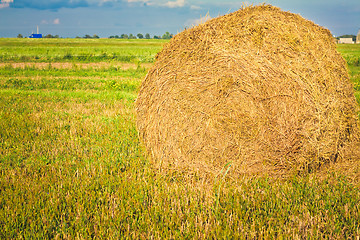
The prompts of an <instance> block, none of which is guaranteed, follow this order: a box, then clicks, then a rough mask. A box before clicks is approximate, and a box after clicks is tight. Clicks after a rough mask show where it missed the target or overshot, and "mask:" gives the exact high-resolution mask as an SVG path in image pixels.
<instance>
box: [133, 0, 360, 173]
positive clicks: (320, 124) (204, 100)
mask: <svg viewBox="0 0 360 240" xmlns="http://www.w3.org/2000/svg"><path fill="white" fill-rule="evenodd" d="M136 111H137V127H138V131H139V135H140V138H141V140H142V141H143V143H144V145H145V147H146V149H147V151H148V153H149V154H150V155H151V157H152V160H153V162H154V163H155V164H156V166H158V167H161V168H162V169H176V170H185V171H191V172H198V173H215V174H216V173H219V172H220V171H221V169H222V168H223V167H224V166H225V165H226V164H228V163H231V171H232V172H233V173H235V174H242V173H251V174H252V173H259V172H269V173H278V172H282V173H287V172H289V171H310V170H313V169H318V168H319V167H320V166H323V165H326V164H327V163H333V162H337V161H345V160H346V159H348V158H349V154H346V149H353V147H354V144H355V143H356V142H357V141H358V137H359V131H358V117H357V104H356V100H355V97H354V92H353V88H352V84H351V83H350V80H349V76H348V73H347V67H346V62H345V61H344V59H343V58H342V57H341V55H340V54H339V53H338V52H337V50H336V44H335V43H334V40H333V37H332V35H331V33H330V31H329V30H327V29H325V28H323V27H320V26H318V25H316V24H314V23H313V22H311V21H309V20H306V19H304V18H302V17H301V16H299V15H297V14H292V13H289V12H284V11H282V10H280V9H279V8H277V7H273V6H271V5H261V6H250V7H244V8H241V9H240V10H238V11H236V12H234V13H231V14H227V15H225V16H221V17H218V18H214V19H211V20H209V21H208V22H206V23H202V24H200V25H198V26H195V27H193V28H190V29H186V30H184V31H183V32H181V33H179V34H177V35H175V36H174V38H173V39H172V40H171V41H170V42H169V43H168V44H167V45H165V47H164V49H163V50H162V51H161V52H159V53H158V55H157V56H156V62H155V64H154V66H153V67H152V68H151V69H150V71H149V72H148V74H147V76H146V77H145V80H144V81H143V83H142V86H141V89H140V92H139V95H138V98H137V100H136Z"/></svg>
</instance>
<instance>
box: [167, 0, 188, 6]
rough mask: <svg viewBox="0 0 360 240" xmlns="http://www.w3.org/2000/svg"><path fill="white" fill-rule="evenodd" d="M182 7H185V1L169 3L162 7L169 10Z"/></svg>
mask: <svg viewBox="0 0 360 240" xmlns="http://www.w3.org/2000/svg"><path fill="white" fill-rule="evenodd" d="M184 5H185V0H176V1H169V2H167V3H165V4H164V6H166V7H169V8H177V7H183V6H184Z"/></svg>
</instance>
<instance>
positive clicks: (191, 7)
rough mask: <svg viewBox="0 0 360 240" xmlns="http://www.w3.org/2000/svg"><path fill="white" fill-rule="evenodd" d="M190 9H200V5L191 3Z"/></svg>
mask: <svg viewBox="0 0 360 240" xmlns="http://www.w3.org/2000/svg"><path fill="white" fill-rule="evenodd" d="M190 9H191V10H200V9H201V7H200V6H196V5H191V6H190Z"/></svg>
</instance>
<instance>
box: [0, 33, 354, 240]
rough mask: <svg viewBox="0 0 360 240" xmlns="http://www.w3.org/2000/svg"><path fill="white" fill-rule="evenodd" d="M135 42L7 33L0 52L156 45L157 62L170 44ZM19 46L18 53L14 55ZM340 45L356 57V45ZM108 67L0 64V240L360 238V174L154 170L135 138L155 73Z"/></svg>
mask: <svg viewBox="0 0 360 240" xmlns="http://www.w3.org/2000/svg"><path fill="white" fill-rule="evenodd" d="M130 43H131V44H130ZM130 43H126V41H121V40H106V39H99V40H84V39H51V40H45V41H42V40H40V41H38V42H36V41H34V40H31V41H30V40H29V39H27V40H24V39H22V40H18V39H0V46H1V48H0V55H5V54H7V56H8V57H9V59H10V60H9V61H8V63H10V62H14V61H15V62H16V61H18V60H19V56H20V55H21V54H25V53H26V54H25V55H26V56H27V57H28V59H29V61H30V62H33V63H37V62H42V61H43V60H44V59H47V61H48V60H49V59H51V61H53V60H54V59H56V58H55V56H56V54H57V53H61V51H63V50H64V49H65V48H71V47H72V49H74V50H73V51H74V54H73V56H75V55H76V54H75V52H77V53H79V52H81V51H84V52H86V51H87V54H88V55H87V58H88V59H90V60H89V61H91V57H90V54H94V53H92V52H91V48H93V49H103V50H104V51H105V52H106V53H107V54H109V55H110V54H111V52H112V51H117V50H116V49H117V48H119V51H124V52H123V55H124V56H125V55H129V56H130V55H131V54H133V53H134V52H136V51H137V49H139V48H142V47H144V46H145V45H147V44H149V46H148V47H149V51H148V52H145V53H142V54H144V55H143V56H144V58H146V59H147V58H149V59H150V58H153V56H154V54H155V53H156V52H157V51H158V50H159V49H160V45H161V44H163V43H161V44H160V45H157V43H160V42H157V41H153V40H150V41H148V42H147V41H133V42H130ZM117 44H118V45H117ZM122 44H130V45H131V46H128V48H127V50H126V49H125V47H124V46H123V45H122ZM152 44H155V45H152ZM20 45H21V46H20ZM150 45H151V46H150ZM11 47H15V48H21V51H20V53H15V52H16V51H14V52H13V53H10V52H8V49H9V48H11ZM77 47H79V49H77ZM341 47H343V46H339V50H340V51H342V52H343V51H346V53H347V54H350V55H351V54H354V57H353V58H356V56H360V53H358V52H357V50H358V48H357V47H358V46H354V45H352V48H346V49H343V48H341ZM47 48H48V49H50V50H49V53H46V49H47ZM82 48H83V49H86V51H85V50H81V49H82ZM353 48H354V49H353ZM44 51H45V53H46V54H44ZM127 51H128V52H127ZM354 52H355V53H354ZM19 54H20V55H19ZM343 54H345V52H343ZM40 55H41V56H43V57H42V58H39V59H36V57H34V56H40ZM135 55H136V54H135ZM140 55H141V54H140ZM61 61H65V60H64V59H61ZM68 61H70V62H72V63H77V62H79V61H80V62H81V61H82V60H77V59H75V58H73V59H70V60H68ZM94 61H95V62H96V61H98V59H97V58H95V60H94ZM107 62H111V63H109V64H108V65H106V66H105V67H103V68H96V67H93V68H87V69H82V68H78V67H76V66H75V65H74V66H70V67H68V68H65V69H58V68H55V67H49V68H45V69H40V68H38V67H37V66H35V65H34V66H30V67H26V68H24V69H20V68H15V67H13V66H10V65H9V64H6V65H4V66H3V67H0V226H1V228H0V239H37V238H41V239H43V238H45V239H47V238H70V239H75V238H85V239H88V238H104V239H106V238H109V239H123V238H127V239H128V238H130V239H150V238H155V239H159V238H162V239H194V238H195V239H198V238H201V239H221V238H224V239H226V238H229V239H262V238H265V239H277V238H279V239H281V238H285V239H302V238H304V239H321V238H325V239H356V238H357V237H358V236H360V204H359V202H360V191H359V184H358V181H357V180H352V179H348V178H346V177H344V176H342V174H341V173H338V172H332V173H329V174H328V175H327V176H323V177H322V178H316V177H314V176H312V175H310V176H305V177H304V176H303V177H300V176H294V177H292V178H289V179H286V180H274V179H268V178H266V177H261V178H255V177H254V178H248V179H245V178H244V179H230V178H228V177H225V178H219V179H217V180H216V181H213V182H208V181H203V180H204V179H201V178H196V177H192V178H188V177H187V176H186V174H183V175H182V174H179V173H168V174H161V173H159V172H158V171H157V170H155V169H153V168H152V166H151V164H150V163H149V160H148V158H147V157H146V154H145V151H144V149H143V147H142V145H141V144H140V142H139V139H138V135H137V130H136V127H135V114H134V112H135V110H134V104H133V102H134V100H135V98H136V95H137V92H138V89H139V86H140V83H141V80H142V79H143V78H144V77H145V75H146V72H147V69H145V68H144V67H142V66H141V64H140V66H139V67H138V66H137V64H134V67H133V68H128V69H125V68H121V67H120V68H119V67H115V65H116V64H117V63H119V64H120V65H121V64H122V63H126V62H127V61H125V60H119V59H115V60H114V59H112V60H109V59H108V60H107ZM115 63H116V64H115ZM112 64H113V65H112ZM349 70H350V73H351V75H352V81H353V82H354V84H356V83H359V82H360V81H359V75H358V74H359V66H355V65H354V64H350V65H349ZM356 91H357V92H356V93H357V95H358V96H359V89H357V90H356ZM230 171H231V167H230Z"/></svg>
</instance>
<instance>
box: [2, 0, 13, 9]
mask: <svg viewBox="0 0 360 240" xmlns="http://www.w3.org/2000/svg"><path fill="white" fill-rule="evenodd" d="M12 2H14V0H0V8H7V7H9V6H10V3H12Z"/></svg>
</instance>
